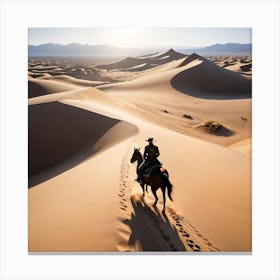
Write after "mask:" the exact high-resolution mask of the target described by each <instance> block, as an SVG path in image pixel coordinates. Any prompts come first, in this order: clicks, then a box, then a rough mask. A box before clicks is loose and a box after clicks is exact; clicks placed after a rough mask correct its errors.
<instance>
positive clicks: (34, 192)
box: [28, 49, 252, 252]
mask: <svg viewBox="0 0 280 280" xmlns="http://www.w3.org/2000/svg"><path fill="white" fill-rule="evenodd" d="M234 59H236V61H235V62H234V61H232V60H234ZM225 60H230V61H231V64H233V63H235V64H237V65H236V68H234V69H229V67H230V66H227V67H224V61H225ZM241 60H242V61H241ZM63 61H64V62H63V63H62V62H59V61H58V60H57V59H56V60H54V61H50V60H48V61H45V60H42V59H41V60H38V62H37V63H36V60H34V59H32V60H30V66H29V73H28V75H29V100H28V104H29V126H28V129H29V182H28V184H29V189H28V197H29V199H28V200H29V201H28V207H29V209H28V216H29V224H28V234H29V237H28V238H29V251H30V252H37V251H51V252H54V251H87V252H95V251H110V252H113V251H114V252H115V251H121V252H126V251H131V252H134V251H186V252H201V251H202V252H211V251H212V252H217V251H219V252H220V251H226V252H229V251H230V252H238V251H243V252H247V251H251V250H252V237H251V219H252V217H251V73H250V71H247V72H246V73H245V72H244V71H240V70H239V68H240V67H239V64H238V63H241V64H242V65H243V64H249V63H251V60H250V58H249V57H247V58H245V57H243V58H224V57H222V58H211V59H207V58H204V57H201V56H198V55H196V54H193V55H190V56H185V55H182V54H180V53H177V52H175V51H174V50H173V49H170V50H168V51H166V52H163V53H158V54H151V55H143V56H141V57H137V58H124V59H121V60H120V61H113V62H112V63H107V64H100V65H96V66H92V65H90V66H87V67H91V68H90V69H91V70H92V73H93V72H94V73H99V74H100V75H99V76H98V75H96V76H95V79H91V80H90V79H84V77H81V75H76V76H75V74H73V75H69V71H68V70H69V69H70V68H71V67H74V66H75V67H76V66H77V65H74V66H73V65H69V64H67V61H66V62H65V59H64V60H63ZM240 61H241V62H240ZM244 61H245V63H243V62H244ZM40 66H42V67H40ZM52 66H56V68H53V67H52ZM58 66H60V67H59V69H57V67H58ZM231 66H232V65H231ZM237 66H238V67H239V68H238V67H237ZM76 68H77V69H78V67H76ZM76 68H75V69H76ZM54 69H56V70H55V71H57V72H58V74H57V73H56V74H54ZM65 69H66V70H67V69H68V70H67V71H68V72H67V71H66V70H65ZM85 69H87V68H86V67H85ZM34 70H36V71H34ZM78 70H79V69H78ZM38 72H40V75H37V76H36V74H35V75H33V73H38ZM66 72H67V73H66ZM73 72H75V71H73ZM76 72H79V73H80V72H81V71H80V70H79V71H76ZM76 72H75V73H76ZM106 77H107V79H106ZM112 81H113V82H112ZM148 137H153V138H154V139H155V141H156V142H155V144H156V145H158V147H159V149H160V153H161V154H160V157H159V159H160V161H161V162H162V163H163V165H164V167H165V168H166V169H167V170H168V172H169V174H170V177H169V178H170V181H171V183H172V184H173V192H172V198H173V202H171V201H170V200H168V199H167V208H166V211H165V212H164V213H163V212H162V207H163V203H162V194H161V191H160V190H158V196H159V202H158V204H157V206H153V202H154V197H153V195H152V193H151V190H150V187H148V193H146V195H145V197H143V196H142V189H141V187H140V185H139V184H138V183H137V182H135V181H134V179H135V178H136V165H135V164H131V163H130V158H131V156H132V154H133V151H134V148H135V147H137V148H138V147H140V148H141V151H143V150H144V146H145V145H146V142H145V139H147V138H148Z"/></svg>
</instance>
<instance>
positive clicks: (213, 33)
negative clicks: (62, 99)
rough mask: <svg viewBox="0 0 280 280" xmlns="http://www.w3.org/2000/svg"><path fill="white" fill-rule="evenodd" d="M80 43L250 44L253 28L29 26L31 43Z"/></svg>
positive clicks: (129, 45) (142, 45) (123, 45)
mask: <svg viewBox="0 0 280 280" xmlns="http://www.w3.org/2000/svg"><path fill="white" fill-rule="evenodd" d="M48 43H53V44H61V45H68V44H71V43H77V44H81V45H86V44H88V45H109V46H114V47H120V48H155V47H157V48H158V47H161V48H163V47H167V48H168V47H169V48H170V47H174V48H182V47H184V48H203V47H206V46H209V45H214V44H227V43H239V44H250V43H251V29H250V28H29V34H28V44H29V45H35V46H38V45H41V44H48Z"/></svg>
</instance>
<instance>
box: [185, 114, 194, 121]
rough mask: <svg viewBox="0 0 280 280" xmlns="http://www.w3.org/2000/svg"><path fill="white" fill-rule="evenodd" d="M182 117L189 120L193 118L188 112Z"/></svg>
mask: <svg viewBox="0 0 280 280" xmlns="http://www.w3.org/2000/svg"><path fill="white" fill-rule="evenodd" d="M183 118H186V119H189V120H193V117H192V116H191V115H188V114H184V115H183Z"/></svg>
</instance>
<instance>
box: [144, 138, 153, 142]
mask: <svg viewBox="0 0 280 280" xmlns="http://www.w3.org/2000/svg"><path fill="white" fill-rule="evenodd" d="M145 141H147V142H149V143H150V142H152V143H153V141H154V138H148V139H146V140H145Z"/></svg>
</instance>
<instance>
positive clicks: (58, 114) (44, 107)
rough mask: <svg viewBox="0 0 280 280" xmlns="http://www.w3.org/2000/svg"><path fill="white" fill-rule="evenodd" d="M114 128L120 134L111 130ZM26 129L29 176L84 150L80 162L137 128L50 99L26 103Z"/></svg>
mask: <svg viewBox="0 0 280 280" xmlns="http://www.w3.org/2000/svg"><path fill="white" fill-rule="evenodd" d="M114 127H115V128H114ZM116 129H118V133H119V134H121V135H118V134H116V133H115V132H114V131H116ZM28 131H29V132H28V143H29V144H28V158H29V161H28V163H29V165H28V175H29V177H31V176H34V175H36V174H38V173H40V172H42V171H46V170H47V169H50V168H52V167H54V166H55V165H58V164H60V163H62V162H64V161H66V160H67V159H69V158H71V157H73V156H74V155H75V154H77V153H81V152H83V157H82V158H81V159H80V161H82V160H84V159H85V158H86V157H89V156H91V155H93V154H97V153H99V152H100V151H102V150H103V149H104V148H106V147H107V148H108V147H110V146H112V145H113V144H116V143H118V142H119V141H121V140H123V139H125V138H127V137H129V136H130V135H133V134H134V133H136V128H135V127H134V126H133V125H130V124H128V123H122V124H120V121H119V120H116V119H112V118H108V117H105V116H102V115H98V114H95V113H89V112H88V111H86V110H81V109H79V108H77V107H72V106H69V105H65V104H61V103H58V102H50V103H42V104H37V105H32V106H29V110H28ZM109 132H110V133H109ZM106 134H107V136H106ZM108 134H110V137H108ZM104 139H105V140H104ZM33 181H34V180H33Z"/></svg>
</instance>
